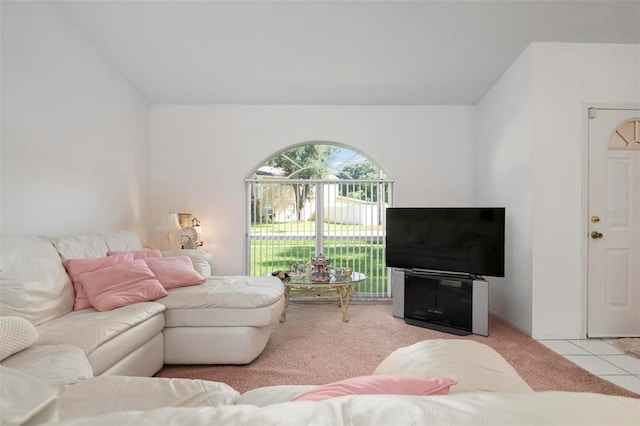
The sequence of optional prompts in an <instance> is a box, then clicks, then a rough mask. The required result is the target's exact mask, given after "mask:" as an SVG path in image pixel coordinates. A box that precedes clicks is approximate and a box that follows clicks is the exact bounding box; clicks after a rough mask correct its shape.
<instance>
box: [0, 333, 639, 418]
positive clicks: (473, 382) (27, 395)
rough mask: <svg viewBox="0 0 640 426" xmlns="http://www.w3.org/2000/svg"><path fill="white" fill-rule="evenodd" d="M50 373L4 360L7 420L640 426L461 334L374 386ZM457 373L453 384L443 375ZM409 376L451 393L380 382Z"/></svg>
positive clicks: (623, 412) (405, 355) (405, 358)
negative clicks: (244, 388)
mask: <svg viewBox="0 0 640 426" xmlns="http://www.w3.org/2000/svg"><path fill="white" fill-rule="evenodd" d="M44 370H45V369H41V370H40V371H36V370H32V371H31V372H25V371H24V370H22V371H21V370H19V369H11V368H7V367H6V366H4V365H2V366H0V377H1V378H2V383H3V386H2V389H1V391H2V395H1V398H0V399H1V402H2V406H1V407H0V414H1V416H2V419H1V420H2V422H1V423H2V424H3V425H8V426H9V425H11V426H12V425H37V424H56V425H87V424H91V425H114V424H122V425H134V424H135V425H138V424H149V425H157V426H162V425H169V424H172V425H174V424H175V425H178V424H180V425H182V424H189V425H212V424H215V425H225V424H229V425H256V424H272V425H296V426H298V425H302V424H316V425H336V426H337V425H356V426H357V425H382V426H384V425H394V426H398V425H422V424H428V425H441V424H442V425H444V424H447V425H452V424H454V425H462V424H468V425H554V424H556V425H565V426H566V425H605V424H606V425H609V426H613V425H634V426H635V425H637V424H638V420H639V418H640V417H639V416H640V399H633V398H627V397H617V396H608V395H599V394H593V393H578V392H533V391H532V390H531V389H530V388H529V386H528V385H527V384H526V383H525V382H524V381H523V380H522V378H520V377H519V376H518V375H517V373H516V372H515V370H514V369H513V368H512V367H511V366H510V365H509V364H508V363H507V362H506V361H505V360H504V359H503V358H502V357H501V356H500V355H499V354H497V352H495V351H494V350H493V349H491V348H490V347H488V346H486V345H483V344H481V343H478V342H474V341H464V340H460V341H458V340H450V339H446V340H430V341H424V342H419V343H417V344H415V345H411V346H409V347H407V348H401V349H399V350H398V351H396V352H394V353H393V354H391V355H390V356H389V357H387V358H386V359H385V360H384V361H383V362H382V363H381V364H380V365H379V367H378V368H377V369H376V372H374V374H373V375H371V376H368V378H380V380H379V381H378V386H383V387H382V388H375V389H368V390H366V389H363V388H357V387H355V388H349V387H344V386H343V387H336V386H334V385H335V384H328V385H326V386H317V385H302V386H301V385H281V386H268V387H263V388H257V389H253V390H250V391H248V392H245V393H244V394H240V393H239V392H237V391H236V390H234V389H233V388H231V387H230V386H228V385H226V384H224V383H217V382H210V381H204V380H189V379H167V378H147V377H122V376H100V377H96V378H89V379H84V380H77V381H76V382H75V383H69V384H67V385H65V386H62V387H59V388H57V389H53V388H51V387H50V384H51V382H48V381H47V380H45V379H42V377H53V376H55V374H54V373H52V372H49V373H48V374H47V373H45V372H44ZM408 372H412V375H406V374H405V373H408ZM451 375H453V376H454V377H455V381H457V384H456V385H453V386H451V379H447V378H446V376H451ZM36 376H38V378H37V377H36ZM425 376H426V377H425ZM403 378H407V379H409V380H413V379H414V378H422V379H424V380H423V381H424V382H425V383H431V382H432V381H433V382H438V381H439V382H442V383H445V385H446V386H448V387H450V389H440V390H438V391H434V390H433V389H429V388H424V389H419V390H417V389H411V390H405V389H402V388H397V387H395V388H394V389H393V390H391V389H389V390H388V388H387V387H385V386H386V385H384V383H385V382H387V381H388V379H392V380H394V381H397V380H400V381H402V379H403ZM356 379H360V378H356ZM432 379H433V380H432ZM327 388H333V389H334V392H335V391H336V390H337V391H338V392H337V393H336V394H333V395H325V396H327V399H323V400H296V399H298V398H303V399H304V397H305V396H306V395H309V393H310V392H311V393H314V392H317V391H319V390H321V391H322V390H326V389H327ZM426 395H428V396H426Z"/></svg>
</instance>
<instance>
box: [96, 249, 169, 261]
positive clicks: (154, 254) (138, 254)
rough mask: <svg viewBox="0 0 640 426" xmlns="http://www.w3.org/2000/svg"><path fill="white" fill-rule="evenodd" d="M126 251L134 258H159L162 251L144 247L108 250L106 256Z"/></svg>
mask: <svg viewBox="0 0 640 426" xmlns="http://www.w3.org/2000/svg"><path fill="white" fill-rule="evenodd" d="M123 253H128V254H130V255H132V256H133V258H134V259H157V258H161V257H163V256H162V252H161V251H160V250H158V249H144V250H133V251H108V252H107V256H115V255H118V254H123Z"/></svg>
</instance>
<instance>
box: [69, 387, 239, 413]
mask: <svg viewBox="0 0 640 426" xmlns="http://www.w3.org/2000/svg"><path fill="white" fill-rule="evenodd" d="M150 395H152V397H150ZM239 396H240V394H239V392H238V391H236V390H235V389H233V388H232V387H231V386H229V385H227V384H225V383H220V382H213V381H209V380H197V379H169V378H160V377H124V376H101V377H96V378H93V379H90V380H86V381H83V382H80V383H78V384H75V385H72V386H68V387H67V389H65V391H64V392H62V393H61V394H60V395H59V396H58V412H59V414H60V420H66V419H71V418H77V417H82V416H96V415H101V414H107V413H111V412H114V411H125V410H142V411H144V410H151V409H154V408H161V407H221V406H224V405H233V404H235V403H236V401H237V400H238V398H239Z"/></svg>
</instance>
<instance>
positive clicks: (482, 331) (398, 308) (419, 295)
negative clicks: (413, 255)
mask: <svg viewBox="0 0 640 426" xmlns="http://www.w3.org/2000/svg"><path fill="white" fill-rule="evenodd" d="M392 286H393V289H392V291H393V315H394V316H396V317H400V318H404V320H405V322H406V323H407V324H411V325H417V326H420V327H425V328H430V329H434V330H438V331H443V332H446V333H452V334H456V335H462V336H463V335H469V334H479V335H482V336H488V335H489V283H488V282H487V281H486V280H484V279H483V278H482V277H477V276H469V275H460V274H452V273H446V272H440V271H420V270H418V271H416V270H407V269H394V270H393V272H392Z"/></svg>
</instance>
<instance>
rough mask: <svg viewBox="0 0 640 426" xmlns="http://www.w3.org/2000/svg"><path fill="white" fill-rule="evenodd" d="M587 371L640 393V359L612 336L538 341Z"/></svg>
mask: <svg viewBox="0 0 640 426" xmlns="http://www.w3.org/2000/svg"><path fill="white" fill-rule="evenodd" d="M539 342H540V343H542V344H543V345H545V346H547V347H548V348H550V349H552V350H553V351H555V352H556V353H559V354H560V355H562V356H564V357H565V358H567V359H568V360H570V361H572V362H573V363H575V364H577V365H579V366H580V367H582V368H584V369H585V370H587V371H589V372H591V373H593V374H595V375H596V376H599V377H602V378H603V379H605V380H608V381H610V382H612V383H615V384H616V385H618V386H621V387H623V388H625V389H629V390H630V391H633V392H636V393H639V394H640V359H638V358H635V357H632V356H631V355H626V354H625V353H624V352H621V351H619V350H618V349H617V348H616V347H615V346H613V343H612V342H613V341H612V340H610V339H588V340H587V339H585V340H539Z"/></svg>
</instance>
